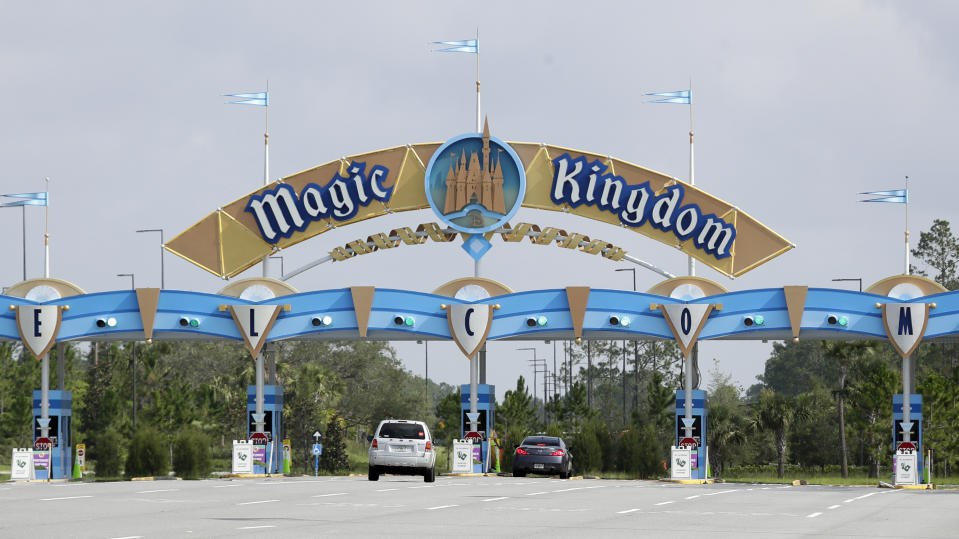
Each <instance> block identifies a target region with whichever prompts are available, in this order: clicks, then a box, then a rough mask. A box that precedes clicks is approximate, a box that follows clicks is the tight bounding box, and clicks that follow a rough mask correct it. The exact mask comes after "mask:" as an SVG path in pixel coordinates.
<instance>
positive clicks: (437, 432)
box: [432, 390, 505, 447]
mask: <svg viewBox="0 0 959 539" xmlns="http://www.w3.org/2000/svg"><path fill="white" fill-rule="evenodd" d="M461 398H462V397H461V396H460V392H459V390H456V391H453V392H452V393H447V394H446V395H445V396H444V397H443V398H442V399H441V400H440V402H439V403H438V404H437V405H436V423H435V424H434V426H433V428H432V431H433V439H434V440H440V441H442V443H443V445H448V444H449V442H450V441H451V440H453V439H455V438H459V437H460V436H462V433H461V432H460V413H461V408H460V403H461V402H462V401H461ZM496 428H497V429H499V426H496ZM503 432H504V433H505V429H503ZM450 447H452V446H450Z"/></svg>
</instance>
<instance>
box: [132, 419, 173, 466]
mask: <svg viewBox="0 0 959 539" xmlns="http://www.w3.org/2000/svg"><path fill="white" fill-rule="evenodd" d="M167 450H168V445H167V440H166V437H164V436H163V435H162V434H160V433H159V432H157V431H156V430H155V429H153V428H152V427H141V428H140V429H138V430H137V432H136V434H134V435H133V440H131V441H130V451H129V452H128V453H127V463H126V466H125V468H124V472H123V473H124V475H126V476H127V477H147V476H162V475H166V474H167V471H168V470H169V468H170V463H169V455H168V453H167Z"/></svg>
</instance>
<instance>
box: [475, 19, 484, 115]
mask: <svg viewBox="0 0 959 539" xmlns="http://www.w3.org/2000/svg"><path fill="white" fill-rule="evenodd" d="M479 67H480V64H479V28H477V29H476V132H477V133H479V132H481V131H482V129H483V126H482V122H481V121H480V72H479Z"/></svg>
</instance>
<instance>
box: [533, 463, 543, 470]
mask: <svg viewBox="0 0 959 539" xmlns="http://www.w3.org/2000/svg"><path fill="white" fill-rule="evenodd" d="M542 467H543V465H542V464H534V465H533V468H536V469H539V468H542Z"/></svg>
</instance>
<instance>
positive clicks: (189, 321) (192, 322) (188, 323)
mask: <svg viewBox="0 0 959 539" xmlns="http://www.w3.org/2000/svg"><path fill="white" fill-rule="evenodd" d="M180 326H181V327H189V328H198V327H200V321H199V320H197V319H196V318H187V317H186V316H181V317H180Z"/></svg>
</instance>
